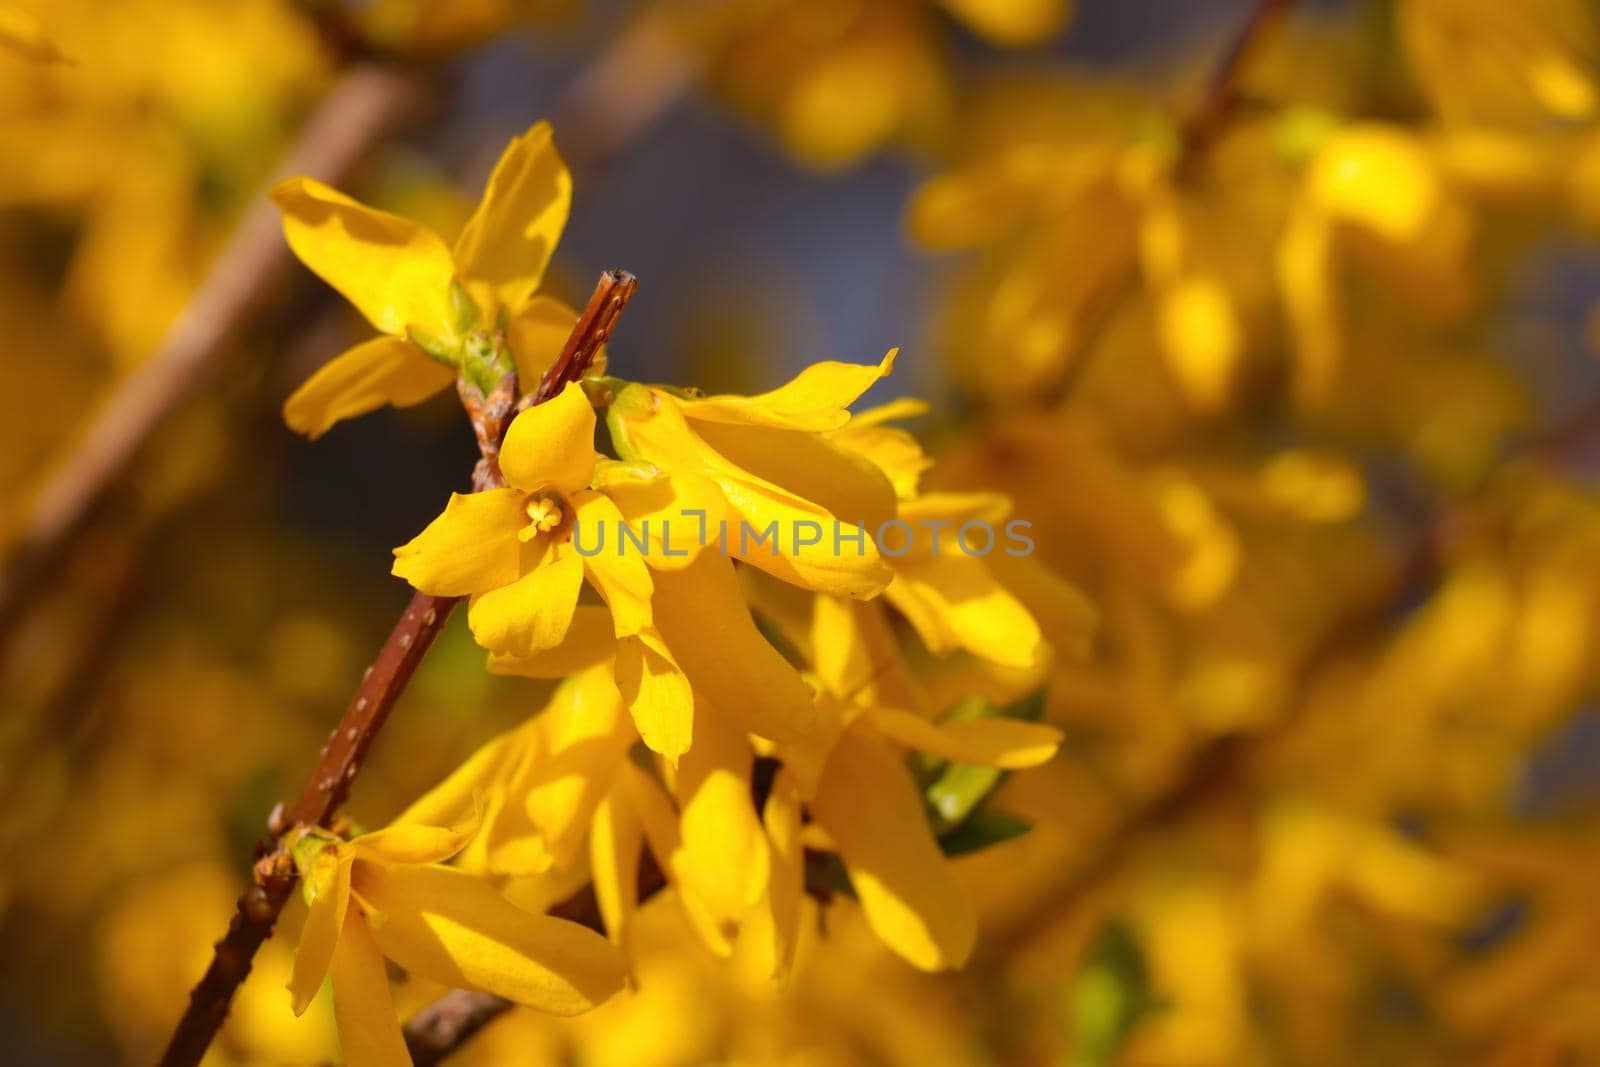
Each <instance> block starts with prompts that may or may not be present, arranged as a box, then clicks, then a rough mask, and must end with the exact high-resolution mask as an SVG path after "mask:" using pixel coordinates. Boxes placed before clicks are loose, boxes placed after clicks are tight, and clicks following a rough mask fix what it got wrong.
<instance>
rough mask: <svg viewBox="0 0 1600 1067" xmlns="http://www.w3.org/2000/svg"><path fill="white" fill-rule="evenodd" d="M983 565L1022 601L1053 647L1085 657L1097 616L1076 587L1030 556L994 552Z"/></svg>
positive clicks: (1097, 621) (986, 558) (1097, 623)
mask: <svg viewBox="0 0 1600 1067" xmlns="http://www.w3.org/2000/svg"><path fill="white" fill-rule="evenodd" d="M984 564H985V565H986V566H987V567H988V568H989V572H990V573H991V574H993V575H994V576H995V578H996V579H997V580H998V581H999V582H1000V584H1001V585H1003V586H1005V587H1006V589H1007V590H1008V591H1010V593H1011V595H1013V596H1015V597H1016V598H1017V599H1018V600H1020V601H1021V602H1022V606H1023V607H1024V608H1026V609H1027V610H1028V614H1030V615H1032V616H1033V618H1034V621H1035V622H1037V623H1038V625H1039V630H1040V632H1041V633H1043V634H1044V635H1045V639H1046V640H1048V641H1049V642H1050V644H1051V646H1052V647H1053V648H1055V649H1056V650H1057V651H1060V652H1064V653H1067V654H1070V655H1074V656H1080V657H1081V656H1086V655H1088V653H1089V645H1090V641H1091V640H1092V639H1093V636H1094V631H1095V629H1096V627H1098V626H1099V624H1100V616H1099V613H1098V612H1097V611H1096V610H1095V606H1094V604H1093V603H1092V602H1090V600H1089V598H1088V597H1086V596H1084V595H1083V593H1081V592H1080V591H1079V590H1078V589H1077V587H1075V586H1074V585H1072V584H1071V583H1070V582H1068V581H1067V580H1066V579H1064V578H1062V577H1061V576H1060V575H1059V574H1056V573H1055V572H1054V571H1052V570H1051V569H1050V568H1048V567H1046V566H1045V565H1044V564H1042V563H1040V562H1039V561H1038V559H1036V558H1035V557H1033V556H1013V555H1011V554H1010V553H1009V552H995V553H992V554H990V555H989V556H987V557H985V559H984Z"/></svg>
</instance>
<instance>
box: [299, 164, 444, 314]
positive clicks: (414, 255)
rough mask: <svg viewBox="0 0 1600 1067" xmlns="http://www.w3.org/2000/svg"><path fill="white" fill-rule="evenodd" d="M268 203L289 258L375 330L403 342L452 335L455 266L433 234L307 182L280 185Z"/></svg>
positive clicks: (405, 220)
mask: <svg viewBox="0 0 1600 1067" xmlns="http://www.w3.org/2000/svg"><path fill="white" fill-rule="evenodd" d="M272 198H273V199H274V200H276V201H277V202H278V207H279V209H280V210H281V211H282V212H283V235H284V237H285V238H286V239H287V240H288V242H289V247H290V248H292V249H294V254H295V255H297V256H299V257H300V261H301V262H302V263H304V264H305V265H306V266H308V267H310V268H311V269H312V270H313V271H315V272H316V273H317V275H318V276H319V277H320V278H322V280H323V281H325V282H327V283H328V284H329V285H331V286H333V287H334V288H335V289H337V290H339V292H341V293H343V294H344V297H345V299H347V300H349V301H350V303H352V304H354V305H355V307H356V309H357V310H359V311H360V312H361V313H362V314H363V315H365V316H366V317H367V321H369V322H371V323H372V325H374V326H376V327H377V328H378V329H379V330H380V331H381V332H383V333H386V334H389V335H390V336H394V337H403V336H405V333H406V327H408V326H416V327H419V328H420V329H422V330H424V331H425V332H427V333H429V334H432V335H434V336H437V337H449V336H452V335H453V334H454V315H453V314H452V313H451V310H450V283H451V280H452V278H453V276H454V274H455V264H454V262H453V261H452V259H451V258H450V250H449V249H448V248H446V247H445V245H444V242H443V241H441V240H439V237H438V235H436V234H435V233H433V231H431V230H429V229H428V228H427V227H426V226H422V225H419V224H418V223H415V222H412V221H411V220H409V219H403V218H401V217H400V216H398V215H391V214H389V213H388V212H386V211H378V210H377V209H375V208H370V207H367V206H366V205H365V204H360V203H357V202H356V201H354V200H352V199H350V198H349V197H348V196H345V195H344V194H343V193H341V192H339V191H338V190H336V189H331V188H329V187H328V186H326V185H324V184H322V183H321V182H319V181H315V180H313V179H311V178H290V179H289V180H287V181H285V182H280V183H279V184H278V185H277V186H276V187H275V188H274V189H273V190H272Z"/></svg>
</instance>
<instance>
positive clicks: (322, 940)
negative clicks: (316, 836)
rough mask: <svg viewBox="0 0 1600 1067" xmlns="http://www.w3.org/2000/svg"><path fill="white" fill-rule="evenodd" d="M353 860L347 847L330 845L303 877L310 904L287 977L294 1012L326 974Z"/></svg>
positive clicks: (312, 994)
mask: <svg viewBox="0 0 1600 1067" xmlns="http://www.w3.org/2000/svg"><path fill="white" fill-rule="evenodd" d="M354 862H355V854H354V853H352V852H350V851H349V850H347V849H337V848H329V849H327V850H325V851H324V852H323V853H322V854H321V855H319V856H318V857H317V862H316V863H315V865H314V866H313V869H312V871H311V873H310V874H309V875H308V876H307V877H306V885H307V887H308V888H309V889H310V892H311V904H310V906H309V907H308V908H307V909H306V921H305V924H304V925H303V926H301V928H300V943H299V945H298V946H297V947H296V948H295V954H294V972H293V974H292V976H291V977H290V979H289V996H290V1007H291V1008H293V1010H294V1013H295V1014H296V1015H301V1014H304V1012H305V1010H306V1008H308V1007H310V1006H311V1001H312V999H313V998H314V997H316V995H317V991H318V990H320V989H321V988H322V979H323V978H324V977H326V976H327V973H328V966H329V964H330V963H331V962H332V960H333V954H334V949H335V946H336V945H337V944H338V941H339V937H340V932H341V930H342V929H343V927H344V925H345V911H346V909H347V908H348V907H349V905H350V868H351V865H352V864H353V863H354Z"/></svg>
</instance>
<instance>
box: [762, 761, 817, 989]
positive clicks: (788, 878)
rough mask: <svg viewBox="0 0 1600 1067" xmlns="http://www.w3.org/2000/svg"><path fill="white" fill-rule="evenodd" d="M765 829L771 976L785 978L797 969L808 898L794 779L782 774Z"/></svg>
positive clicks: (766, 814)
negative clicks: (803, 911) (802, 910)
mask: <svg viewBox="0 0 1600 1067" xmlns="http://www.w3.org/2000/svg"><path fill="white" fill-rule="evenodd" d="M761 821H762V825H763V826H764V827H765V829H766V832H767V842H768V844H769V846H770V848H771V852H772V862H771V869H770V874H769V875H768V878H767V910H768V915H769V921H770V922H771V931H772V941H773V943H772V946H771V955H772V960H771V972H772V976H773V977H774V978H782V977H784V976H785V975H787V974H788V973H789V970H790V968H791V967H792V966H793V965H794V950H795V945H796V944H797V943H798V942H799V939H800V901H801V898H802V897H804V895H805V876H806V875H805V848H804V846H803V845H802V844H801V842H800V793H799V791H798V790H797V789H796V788H795V782H794V776H793V775H792V774H790V772H789V771H788V770H787V769H785V770H780V771H779V772H778V776H777V778H775V779H774V780H773V783H772V792H770V793H768V794H767V805H766V807H765V808H764V809H763V810H762V815H761Z"/></svg>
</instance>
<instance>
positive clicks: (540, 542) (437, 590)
mask: <svg viewBox="0 0 1600 1067" xmlns="http://www.w3.org/2000/svg"><path fill="white" fill-rule="evenodd" d="M594 428H595V415H594V409H593V408H591V407H590V406H589V401H588V399H587V397H586V395H585V393H584V391H583V387H582V386H581V385H579V384H578V383H576V382H573V383H569V384H568V385H567V387H566V389H565V390H563V391H562V392H561V394H560V395H559V396H557V397H555V398H554V399H552V400H550V401H549V402H547V403H544V404H539V405H537V406H535V407H532V408H529V409H528V410H527V411H524V412H523V413H522V414H520V415H518V416H517V417H516V418H515V419H514V420H512V423H511V427H510V428H509V429H508V430H507V431H506V437H505V442H504V444H503V445H502V446H501V450H500V470H501V473H502V474H503V475H504V476H505V480H506V483H507V484H506V487H505V488H502V489H490V490H487V491H485V492H481V493H471V494H461V493H457V494H454V495H452V496H451V498H450V503H449V504H448V505H447V506H446V507H445V510H444V513H443V514H442V515H440V516H439V517H438V518H436V519H434V520H433V522H431V523H429V524H428V526H427V528H426V529H424V530H423V531H422V532H421V533H420V534H418V535H417V536H416V537H415V538H414V539H413V540H412V541H411V542H410V543H409V544H405V545H402V546H401V547H399V548H397V549H395V563H394V573H395V575H396V576H398V577H400V578H404V579H405V580H406V581H408V582H410V583H411V585H412V586H413V587H415V588H417V589H419V590H421V591H422V592H425V593H429V594H432V595H434V596H470V597H471V598H472V600H471V603H470V605H469V607H468V609H467V623H468V625H469V626H470V627H471V628H472V635H473V637H474V638H476V639H477V641H478V643H479V644H480V645H482V646H484V647H485V648H487V649H488V650H489V651H490V652H494V653H500V654H504V655H507V656H512V657H524V658H526V657H532V656H535V655H537V654H538V653H541V652H545V651H548V650H550V649H555V648H557V647H558V646H560V645H561V644H562V643H563V641H564V640H565V638H566V637H567V634H568V632H569V631H570V630H571V627H572V623H573V619H574V616H575V615H576V613H577V609H578V594H579V592H580V590H581V588H582V586H583V583H584V580H585V579H587V580H588V582H589V584H590V585H591V586H592V587H593V588H594V590H595V591H596V592H597V593H599V594H600V596H601V598H602V599H603V600H604V601H605V603H606V605H607V607H608V608H609V610H610V616H611V630H612V636H613V637H614V638H615V639H616V648H615V671H616V679H617V685H618V687H619V688H620V689H621V690H622V693H623V696H624V698H625V699H626V700H627V702H628V707H629V709H630V710H631V711H632V712H633V716H634V721H635V722H636V723H637V724H638V727H639V733H640V736H641V737H643V738H644V740H645V743H646V744H649V745H650V746H651V747H652V748H654V749H655V750H656V751H658V752H660V753H661V754H662V755H664V756H666V757H668V758H669V759H676V758H677V757H678V756H679V755H680V754H681V753H682V752H683V751H684V750H685V749H686V748H687V747H688V742H689V730H690V726H689V723H690V721H691V720H692V717H693V704H692V697H691V695H690V693H689V687H688V683H687V682H685V681H684V680H683V678H682V675H681V673H680V672H679V671H678V669H677V666H676V664H675V663H674V662H673V660H672V657H671V654H670V653H669V652H668V651H667V647H666V644H665V642H664V641H663V640H662V639H661V636H660V634H659V633H658V632H657V631H656V629H655V626H654V624H653V622H652V619H651V609H650V597H651V593H652V591H653V583H652V582H651V579H650V571H649V568H648V567H647V566H646V565H645V560H644V556H645V553H643V552H630V551H627V550H626V548H625V546H624V545H622V544H621V543H619V542H618V539H620V537H621V536H622V535H621V528H622V526H623V522H624V520H623V515H622V512H621V510H620V509H619V508H618V506H617V504H616V502H615V501H613V500H612V499H611V497H610V496H608V495H607V494H606V493H605V492H601V491H597V490H595V489H591V488H589V485H590V484H591V482H593V481H594V479H595V474H596V453H595V450H594ZM580 528H581V529H583V530H585V531H587V533H586V534H585V535H584V541H586V542H587V544H584V545H581V546H580V544H577V543H575V542H574V533H575V531H577V530H579V529H580ZM602 538H609V539H611V540H612V544H611V545H610V546H609V547H608V546H607V545H606V544H605V543H604V542H603V541H602V540H601V539H602ZM580 547H582V549H583V550H582V551H580V550H579V549H580ZM591 549H593V551H591ZM582 636H583V637H584V638H585V640H586V641H587V640H588V639H589V637H591V636H592V635H590V634H588V633H587V632H585V633H584V634H583V635H582Z"/></svg>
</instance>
